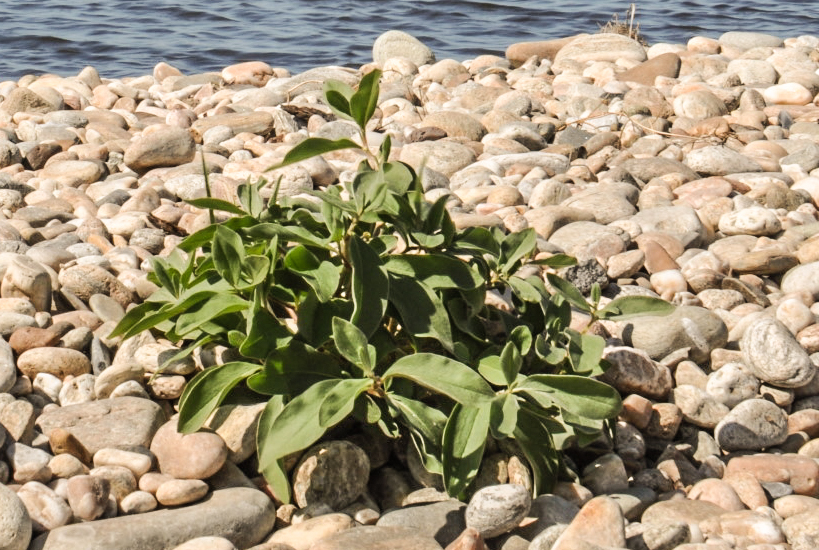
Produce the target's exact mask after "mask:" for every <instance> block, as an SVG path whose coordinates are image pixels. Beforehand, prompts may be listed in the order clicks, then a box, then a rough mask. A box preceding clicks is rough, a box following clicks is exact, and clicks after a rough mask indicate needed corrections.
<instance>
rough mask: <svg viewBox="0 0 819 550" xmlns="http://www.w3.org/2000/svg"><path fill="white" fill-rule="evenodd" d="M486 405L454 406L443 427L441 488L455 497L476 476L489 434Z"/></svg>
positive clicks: (488, 414) (488, 412) (488, 411)
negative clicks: (442, 480)
mask: <svg viewBox="0 0 819 550" xmlns="http://www.w3.org/2000/svg"><path fill="white" fill-rule="evenodd" d="M489 418H490V409H489V406H482V407H471V406H464V405H461V404H460V403H459V404H457V405H455V408H453V409H452V413H450V415H449V421H448V422H447V423H446V427H445V428H444V439H443V445H442V451H443V468H444V487H446V491H447V493H449V495H450V496H452V497H456V498H457V497H458V496H459V495H460V494H461V492H463V490H464V489H466V487H467V486H468V485H469V484H470V483H471V482H472V480H473V479H474V478H475V476H476V475H477V474H478V469H479V468H480V466H481V460H482V459H483V450H484V448H485V446H486V436H487V434H488V432H489Z"/></svg>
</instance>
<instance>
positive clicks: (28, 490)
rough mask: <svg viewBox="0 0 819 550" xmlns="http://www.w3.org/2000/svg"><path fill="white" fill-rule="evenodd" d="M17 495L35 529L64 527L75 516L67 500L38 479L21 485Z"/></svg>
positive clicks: (44, 529)
mask: <svg viewBox="0 0 819 550" xmlns="http://www.w3.org/2000/svg"><path fill="white" fill-rule="evenodd" d="M17 496H18V497H20V500H21V501H23V504H24V505H25V507H26V509H27V510H28V515H29V517H30V518H31V524H32V528H33V529H34V530H35V531H49V530H51V529H56V528H58V527H62V526H63V525H66V524H68V523H69V522H71V520H72V519H73V517H74V515H73V514H72V513H71V508H69V506H68V504H66V502H65V500H63V499H62V497H60V496H59V495H58V494H57V493H56V492H55V491H54V490H52V489H51V488H50V487H48V486H46V485H43V484H42V483H40V482H38V481H29V482H28V483H26V484H25V485H23V486H22V487H20V489H19V490H18V491H17ZM35 545H36V543H35Z"/></svg>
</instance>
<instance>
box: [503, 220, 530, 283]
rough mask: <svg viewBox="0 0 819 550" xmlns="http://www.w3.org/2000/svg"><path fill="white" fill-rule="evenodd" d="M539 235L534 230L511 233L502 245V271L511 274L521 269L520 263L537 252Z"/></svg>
mask: <svg viewBox="0 0 819 550" xmlns="http://www.w3.org/2000/svg"><path fill="white" fill-rule="evenodd" d="M536 244H537V233H535V230H534V229H532V228H528V229H524V230H523V231H517V232H514V233H509V235H507V236H506V237H505V238H504V239H503V242H502V243H501V254H500V261H501V265H500V270H501V272H503V273H504V274H509V273H511V272H513V271H515V270H516V269H517V268H518V267H519V262H520V261H521V260H522V259H523V258H524V257H526V256H527V255H529V254H531V253H532V251H534V250H535V245H536Z"/></svg>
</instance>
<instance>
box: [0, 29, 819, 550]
mask: <svg viewBox="0 0 819 550" xmlns="http://www.w3.org/2000/svg"><path fill="white" fill-rule="evenodd" d="M373 52H374V59H373V62H372V63H369V64H367V65H364V66H362V67H360V68H359V69H349V68H343V67H316V68H313V69H310V70H307V71H304V72H301V73H298V74H290V73H289V72H288V71H286V70H284V69H281V68H276V67H271V66H270V65H267V64H266V63H263V62H259V61H256V62H247V63H240V64H236V65H232V66H229V67H226V68H224V69H223V70H222V71H220V72H208V73H201V74H190V75H185V74H182V73H181V71H179V70H178V69H176V68H174V67H173V66H171V65H168V64H166V63H158V64H157V65H156V66H155V67H154V70H153V72H152V74H148V75H141V76H135V77H132V78H121V79H107V78H104V76H102V75H99V74H98V73H97V72H96V70H95V69H93V68H91V67H88V68H86V69H84V70H83V71H81V72H80V73H79V74H78V75H76V76H56V75H46V76H40V77H34V76H28V77H23V78H21V79H19V80H18V81H2V82H0V131H1V132H2V133H0V214H2V216H0V271H2V286H0V334H2V336H3V338H4V339H0V424H2V425H3V428H2V429H0V436H2V437H0V447H2V450H3V454H2V459H0V518H12V519H11V520H5V519H3V521H8V523H9V524H11V526H12V527H11V528H10V529H7V530H0V548H10V549H12V550H23V549H26V548H38V549H45V550H53V549H59V550H71V549H73V548H77V549H78V550H80V549H83V550H86V549H96V550H115V549H117V550H119V549H123V548H131V547H133V548H134V550H138V549H141V548H148V547H150V548H167V549H168V550H170V549H174V548H176V549H177V550H191V549H193V548H204V547H205V546H204V545H205V544H212V545H213V546H208V548H217V549H219V550H221V549H225V550H230V549H233V550H248V549H251V548H252V549H253V550H291V548H295V549H296V550H301V549H302V548H304V550H308V548H312V549H313V550H330V549H335V548H339V549H341V548H352V547H355V548H358V549H361V550H367V549H369V548H380V546H378V543H383V542H384V541H385V540H390V541H392V544H393V545H394V547H396V548H403V547H407V548H424V549H426V548H429V549H430V550H440V549H442V548H446V549H448V550H481V549H484V550H485V549H487V548H488V549H490V550H501V549H502V550H526V549H529V550H546V549H548V550H570V549H572V548H584V549H587V550H600V549H603V548H609V549H610V548H617V549H625V548H627V549H629V550H637V549H643V548H650V549H652V550H659V549H672V548H680V549H681V550H704V549H705V548H707V549H708V550H721V549H728V550H730V549H734V548H737V549H748V550H769V549H771V548H776V549H777V550H785V549H790V550H810V549H812V548H813V547H814V546H815V544H814V543H813V542H812V541H815V540H817V539H819V527H817V525H816V521H815V517H816V513H817V510H819V210H817V207H819V37H816V36H803V37H798V38H792V39H791V38H789V39H785V40H781V39H779V38H777V37H773V36H770V35H764V34H759V33H745V32H731V33H726V34H724V35H723V36H722V37H720V39H711V38H705V37H693V38H692V39H691V40H689V42H688V43H687V44H686V45H670V44H655V45H653V46H651V47H649V48H646V47H644V46H643V45H641V44H640V43H639V42H637V41H636V40H633V39H631V38H629V37H626V36H623V35H620V34H613V33H609V34H590V35H580V36H573V37H567V38H564V39H560V40H549V41H543V42H536V43H519V44H513V45H511V46H510V47H509V48H508V49H507V51H506V57H500V56H492V55H483V56H479V57H476V58H474V59H471V60H468V61H457V60H452V59H441V60H436V59H435V56H434V53H433V52H432V50H431V49H430V48H429V47H427V46H426V45H425V44H423V43H422V42H420V41H418V40H417V39H415V38H413V37H412V36H410V35H407V34H405V33H401V32H398V31H390V32H388V33H384V34H383V35H381V36H380V37H379V38H378V40H376V43H375V44H374V48H373ZM375 67H378V68H380V69H382V70H383V71H384V76H383V78H382V83H381V95H380V97H379V102H378V103H379V105H378V108H379V112H380V122H379V124H378V126H377V127H374V128H373V129H372V132H371V135H368V141H369V142H370V144H371V145H373V144H374V145H377V144H378V143H380V141H381V140H383V139H384V135H385V133H389V134H390V136H391V139H392V143H393V150H392V155H393V157H394V158H395V159H396V160H400V161H402V162H406V163H407V164H409V165H411V166H413V168H415V169H421V167H422V166H423V167H424V168H423V169H424V171H423V173H422V174H421V177H422V183H423V186H424V192H425V196H426V197H427V198H428V199H429V200H432V201H434V200H436V199H437V198H439V197H441V196H447V197H449V202H448V203H447V207H448V209H449V211H450V214H451V216H452V218H453V221H454V222H455V224H456V225H457V226H458V227H460V228H464V227H498V228H501V229H503V230H505V231H508V232H514V231H520V230H522V229H525V228H529V227H531V228H534V229H535V231H536V232H537V234H538V237H539V241H538V248H539V252H540V254H542V255H550V254H555V253H567V254H570V255H573V256H575V257H577V258H578V260H579V261H580V267H579V268H578V269H574V270H568V271H566V272H563V276H564V277H566V278H567V279H569V280H571V281H572V282H573V283H574V284H576V285H578V286H582V285H586V286H587V287H588V286H589V285H590V284H591V283H590V281H597V282H600V283H601V286H604V287H605V288H604V291H603V294H604V297H605V298H604V299H611V298H614V297H616V296H621V295H650V296H658V297H661V298H663V299H666V300H668V301H670V302H673V303H674V304H676V305H678V306H679V307H678V309H677V310H676V312H675V313H674V314H672V315H670V316H669V317H667V318H652V317H642V318H636V319H633V320H631V321H628V322H621V323H615V322H599V323H597V324H596V325H595V326H594V328H593V329H592V330H594V331H595V333H596V334H600V335H601V336H604V337H605V338H607V348H606V350H605V352H604V357H605V358H606V360H607V361H608V362H609V363H610V364H611V368H610V369H609V371H608V372H606V374H605V375H604V376H603V379H604V380H605V381H606V382H608V383H609V384H610V385H612V386H614V387H615V388H616V389H617V390H618V391H619V392H620V394H621V395H622V397H623V400H624V409H623V412H622V414H621V417H620V419H619V422H618V425H617V433H616V436H615V437H614V439H613V440H604V441H598V442H597V443H599V445H600V447H593V449H592V450H590V451H588V452H581V451H579V450H577V449H570V450H569V451H568V452H569V456H570V458H571V459H572V460H573V462H574V464H575V466H576V469H577V472H576V473H577V474H578V480H577V482H569V481H562V482H560V483H559V484H558V485H557V486H556V488H555V490H554V492H553V493H552V494H548V495H541V496H538V497H537V498H535V499H534V500H532V499H531V497H530V496H528V491H527V490H522V489H520V487H523V488H525V489H531V483H532V482H531V473H530V472H529V471H528V469H527V466H526V463H525V459H521V458H520V456H519V453H516V452H515V451H514V449H513V448H512V447H510V446H507V445H505V444H498V443H497V442H494V441H493V442H492V445H493V449H492V450H493V452H492V453H491V454H488V455H487V457H488V458H487V459H486V460H485V468H484V469H483V470H482V472H481V474H480V475H479V481H478V482H477V483H476V486H474V487H472V488H471V489H470V493H471V494H470V495H469V496H470V499H471V500H470V502H469V504H468V505H466V504H463V503H458V502H457V501H453V500H449V499H447V497H446V495H445V494H443V493H442V492H441V491H440V480H439V479H437V478H436V477H435V476H433V475H432V474H429V473H428V472H426V471H425V470H423V468H422V467H420V466H419V465H418V464H417V463H414V462H413V460H414V459H415V458H416V457H414V455H413V452H414V451H413V450H412V448H410V449H409V450H407V449H400V450H399V449H397V446H394V445H393V443H392V442H390V441H388V440H386V439H383V440H382V439H379V438H372V439H373V440H372V441H368V440H367V438H366V437H364V436H363V435H362V434H360V433H359V434H351V436H350V439H352V440H353V441H355V442H356V445H360V446H361V449H359V451H360V452H361V453H363V454H366V455H367V460H368V461H369V463H370V467H371V471H370V472H369V474H368V475H367V479H363V480H362V479H357V480H347V479H343V476H338V475H337V474H336V468H337V467H338V466H337V464H334V463H331V464H329V465H327V468H326V472H324V473H323V471H322V470H321V469H316V470H310V469H309V468H308V467H303V468H302V466H303V464H302V463H300V464H299V465H298V466H296V467H295V469H294V471H293V473H292V475H293V476H294V479H298V481H299V483H301V484H302V485H304V486H308V487H313V488H314V489H315V491H314V493H311V494H313V495H318V496H311V497H309V498H308V497H307V496H305V497H304V499H305V500H303V501H302V502H300V503H299V504H300V505H299V506H293V505H279V506H276V505H275V504H274V501H273V500H271V498H270V497H271V496H272V495H270V494H269V487H266V483H265V482H264V480H263V479H262V478H260V477H259V475H258V472H255V471H254V459H253V458H252V456H253V454H254V451H255V439H254V437H253V434H254V430H255V425H256V423H257V422H258V418H259V414H260V412H261V409H260V408H259V407H258V406H252V405H237V406H234V407H233V408H229V407H227V406H226V407H223V410H222V411H221V412H222V413H223V414H222V416H221V417H220V419H219V420H216V419H214V420H213V421H212V422H211V424H209V426H210V427H211V428H212V430H213V431H212V432H209V433H202V434H196V435H193V436H184V437H183V436H181V435H179V434H177V433H176V429H175V426H176V420H175V417H174V416H173V415H174V412H175V409H174V407H175V404H176V403H177V400H178V398H179V396H180V395H181V393H182V390H183V389H184V387H185V384H187V383H188V382H189V381H190V379H191V378H192V377H193V375H194V373H195V372H197V371H198V370H201V369H202V368H205V367H207V366H211V365H212V362H213V361H216V359H215V358H209V357H208V356H206V355H207V354H200V355H197V356H196V357H195V358H193V357H192V358H189V359H185V360H183V361H180V362H179V363H178V364H174V365H173V372H166V373H163V374H161V375H159V376H157V377H153V375H154V374H155V373H156V371H157V369H158V366H159V364H161V362H162V361H161V357H163V356H166V355H167V354H169V353H173V351H174V350H175V349H176V348H175V346H174V345H173V344H172V343H170V342H167V341H164V340H162V339H161V338H157V337H155V336H154V335H151V334H149V333H145V334H143V335H141V336H139V337H135V338H132V339H130V340H127V341H120V340H119V339H116V338H109V335H110V333H111V330H112V329H113V327H114V326H115V325H116V323H117V320H118V319H119V318H121V317H122V315H124V312H125V310H126V309H127V308H128V307H129V306H131V305H132V304H136V303H140V302H141V301H143V300H145V299H147V298H148V297H149V296H150V295H151V293H152V292H154V291H155V290H156V288H157V287H156V285H155V284H154V283H152V282H151V281H149V280H148V279H147V272H148V270H149V269H150V258H152V257H154V256H165V255H167V254H169V253H170V252H171V251H173V250H174V249H176V248H177V247H178V245H179V243H180V242H181V240H182V238H183V236H184V235H188V234H192V233H194V232H195V231H196V230H198V229H201V228H203V227H205V226H207V225H209V223H210V220H209V216H208V213H207V212H205V211H202V210H200V209H197V208H194V207H192V206H190V205H188V204H186V203H185V202H184V201H185V200H186V199H193V198H200V197H202V196H204V194H205V178H204V177H203V176H202V165H203V162H204V163H205V164H206V165H207V166H208V170H209V172H210V185H211V188H212V193H213V196H215V197H217V198H221V199H224V200H227V201H232V202H235V201H236V200H237V194H236V190H237V186H238V185H239V184H240V183H242V182H244V181H245V180H247V179H250V180H256V179H258V178H260V177H262V176H265V175H266V173H265V170H266V169H267V168H268V167H270V166H273V165H275V164H277V163H278V162H280V161H281V159H282V158H283V157H284V155H285V154H286V152H287V151H288V150H290V149H291V148H292V147H293V146H294V145H295V144H297V143H299V142H300V141H301V140H303V139H304V138H305V137H307V136H310V137H324V138H327V139H339V138H349V137H352V136H353V135H354V134H353V133H352V132H351V128H350V125H349V124H347V123H346V122H344V121H341V120H336V119H335V117H334V116H333V115H332V113H331V111H330V109H329V108H328V107H327V106H326V105H324V104H323V103H322V102H321V101H320V98H321V86H322V84H323V82H324V81H326V80H328V79H335V80H340V81H343V82H345V83H347V84H348V85H350V86H354V85H356V83H357V82H358V81H359V79H360V78H361V76H362V74H363V73H364V72H366V71H368V70H370V69H372V68H375ZM4 137H5V139H3V138H4ZM203 158H204V161H203ZM362 158H363V157H362V155H361V154H359V153H357V152H355V151H352V150H341V151H334V152H332V153H328V154H326V155H324V157H323V158H315V159H311V160H310V161H306V162H303V163H300V164H297V165H292V166H288V167H285V168H282V169H279V170H277V171H275V172H274V173H273V174H267V177H277V176H281V178H282V179H281V186H280V188H279V193H280V194H281V195H287V196H298V195H300V194H302V193H304V192H305V191H310V190H313V189H322V188H326V187H327V186H330V185H336V184H338V183H339V182H342V183H343V182H347V181H349V180H350V178H351V177H352V174H353V173H354V171H355V169H356V166H357V165H358V163H359V162H360V161H361V160H362ZM532 267H533V268H534V266H532ZM536 269H538V270H540V268H539V267H538V268H536ZM540 275H543V272H542V270H541V272H540ZM491 299H493V300H497V301H498V302H499V303H502V302H503V301H504V299H505V298H504V297H503V296H492V297H491ZM508 306H509V307H510V308H511V307H513V306H512V304H508ZM587 322H588V320H587V319H584V318H583V317H582V316H581V315H576V316H575V317H574V318H573V323H575V326H576V327H577V328H578V329H580V328H583V327H584V324H586V323H587ZM220 360H221V359H220ZM325 443H326V446H328V447H329V446H330V445H331V444H332V442H325ZM349 445H350V446H353V445H352V444H349ZM311 452H315V453H317V454H318V453H320V451H319V450H318V449H314V450H313V451H311ZM407 455H410V456H409V457H408V456H407ZM328 460H330V459H328ZM338 460H339V461H340V463H343V462H344V461H343V460H342V459H338ZM302 462H304V461H302ZM327 472H329V473H327ZM353 481H354V482H353ZM479 489H480V490H479ZM323 491H324V493H323ZM330 493H333V498H334V499H336V497H337V496H338V495H337V494H336V493H342V494H343V498H341V500H340V501H339V500H333V501H332V502H335V503H336V504H335V505H334V506H330V505H328V504H327V502H329V501H330V500H329V499H330ZM338 502H342V504H338ZM510 510H514V512H512V511H510ZM521 510H523V511H524V512H523V515H520V511H521ZM163 514H164V515H163ZM521 518H523V519H521ZM175 522H179V524H180V525H182V524H184V525H185V526H186V530H185V531H184V533H183V532H181V530H173V529H171V530H169V529H167V526H168V523H171V524H174V523H175ZM0 524H2V522H0ZM237 525H239V527H237ZM365 526H366V527H365ZM402 528H403V529H402ZM4 529H5V527H4ZM5 533H12V535H6V534H5ZM490 534H491V535H490ZM4 536H5V537H7V539H6V540H4V539H3V538H2V537H4ZM200 537H210V538H211V539H213V540H209V541H205V540H200V541H199V542H194V543H190V544H188V545H187V546H186V545H185V544H186V541H188V540H190V539H197V538H200ZM217 539H218V540H217ZM484 539H486V540H484ZM30 541H31V542H30ZM306 541H310V544H313V543H315V545H312V546H311V545H310V544H307V542H306ZM706 543H708V545H707V546H706ZM197 544H199V545H200V546H196V545H197ZM277 544H278V545H280V546H277ZM4 545H6V546H4ZM128 545H131V546H128Z"/></svg>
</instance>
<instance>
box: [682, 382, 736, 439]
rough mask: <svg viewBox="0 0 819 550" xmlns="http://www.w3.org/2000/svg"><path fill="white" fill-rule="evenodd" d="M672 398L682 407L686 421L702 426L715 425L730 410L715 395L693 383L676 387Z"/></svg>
mask: <svg viewBox="0 0 819 550" xmlns="http://www.w3.org/2000/svg"><path fill="white" fill-rule="evenodd" d="M672 400H673V403H674V404H675V405H677V406H678V407H679V408H680V411H681V412H682V414H683V419H684V420H685V421H687V422H688V423H690V424H694V425H695V426H699V427H701V428H713V427H715V426H716V425H717V424H718V423H719V421H720V420H722V419H723V418H724V417H725V415H727V414H728V411H729V409H728V407H727V406H725V405H724V404H723V403H720V402H719V401H717V400H716V399H715V398H714V397H713V396H711V395H709V394H708V393H706V392H705V391H703V390H701V389H699V388H698V387H696V386H691V385H685V384H684V385H681V386H677V387H676V388H674V392H673V393H672Z"/></svg>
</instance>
